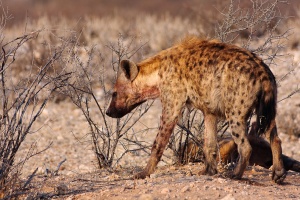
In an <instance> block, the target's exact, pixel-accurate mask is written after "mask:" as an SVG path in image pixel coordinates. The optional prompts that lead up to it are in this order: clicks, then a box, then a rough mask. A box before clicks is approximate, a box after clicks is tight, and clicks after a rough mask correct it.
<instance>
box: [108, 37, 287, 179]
mask: <svg viewBox="0 0 300 200" xmlns="http://www.w3.org/2000/svg"><path fill="white" fill-rule="evenodd" d="M120 67H121V71H120V73H119V74H118V79H117V81H116V84H115V86H114V92H113V94H112V100H111V103H110V106H109V108H108V110H107V112H106V114H107V115H108V116H110V117H115V118H120V117H123V116H124V115H126V114H127V113H129V112H130V111H132V110H133V109H134V108H135V107H137V106H138V105H140V104H142V103H143V102H145V101H146V100H147V99H155V98H160V100H161V103H162V116H161V119H160V127H159V131H158V134H157V136H156V139H155V141H154V144H153V147H152V150H151V156H150V159H149V161H148V164H147V166H146V167H145V169H144V170H143V171H141V172H140V173H138V174H136V175H135V178H145V177H146V176H149V175H150V174H151V173H153V172H154V170H155V168H156V166H157V163H158V162H159V160H160V158H161V156H162V154H163V151H164V149H165V147H166V145H167V143H168V142H169V138H170V135H171V133H172V132H173V129H174V127H175V125H176V123H177V121H178V117H179V116H180V115H181V112H182V111H183V109H184V107H185V106H191V107H194V108H197V109H199V110H201V111H202V112H203V114H204V118H205V131H204V154H205V160H206V162H205V168H204V170H203V171H201V172H200V174H208V175H213V174H216V173H217V162H216V158H217V151H218V149H217V119H218V118H225V119H226V120H227V121H228V122H229V124H230V128H231V130H232V136H233V139H234V142H235V143H236V145H237V147H238V153H239V161H238V163H237V165H236V167H235V169H234V171H233V172H232V174H231V175H230V176H231V177H232V178H237V179H240V178H241V177H242V175H243V173H244V170H245V168H246V166H247V164H248V162H249V158H250V155H251V151H252V148H251V145H250V144H249V141H248V139H247V136H246V129H247V126H246V121H247V119H248V117H249V115H250V114H251V113H252V111H253V110H255V111H256V115H257V123H258V124H259V126H258V128H257V132H259V133H265V135H266V138H267V139H268V140H269V142H270V144H271V149H272V157H273V173H272V179H273V180H274V181H275V182H277V183H280V182H282V181H283V179H284V178H285V176H286V171H285V169H284V168H283V162H282V149H281V140H280V139H279V137H278V135H277V129H276V123H275V116H276V99H277V97H276V96H277V89H276V81H275V77H274V75H273V74H272V72H271V71H270V69H269V67H268V66H267V65H266V64H265V63H264V62H263V61H262V59H260V58H259V57H258V56H256V55H255V54H254V53H251V52H249V51H247V50H245V49H242V48H240V47H237V46H234V45H231V44H224V43H221V42H218V41H216V40H202V39H199V38H197V37H195V36H190V37H187V38H185V39H184V40H183V41H182V42H180V43H178V44H176V45H174V46H173V47H171V48H169V49H166V50H163V51H161V52H160V53H158V54H157V55H155V56H153V57H151V58H148V59H146V60H144V61H141V62H140V63H137V64H136V63H134V62H132V61H129V60H123V61H121V63H120Z"/></svg>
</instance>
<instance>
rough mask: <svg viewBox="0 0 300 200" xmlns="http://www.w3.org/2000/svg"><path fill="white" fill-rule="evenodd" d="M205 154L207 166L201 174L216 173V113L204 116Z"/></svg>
mask: <svg viewBox="0 0 300 200" xmlns="http://www.w3.org/2000/svg"><path fill="white" fill-rule="evenodd" d="M204 124H205V130H204V156H205V168H204V170H202V171H200V172H199V174H200V175H204V174H207V175H215V174H217V173H218V171H217V155H218V154H217V153H218V148H217V118H216V116H214V115H211V114H206V115H205V117H204Z"/></svg>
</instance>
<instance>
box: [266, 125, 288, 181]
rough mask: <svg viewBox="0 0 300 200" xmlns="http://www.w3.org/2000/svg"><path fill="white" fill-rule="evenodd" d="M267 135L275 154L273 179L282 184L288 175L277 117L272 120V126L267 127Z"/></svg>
mask: <svg viewBox="0 0 300 200" xmlns="http://www.w3.org/2000/svg"><path fill="white" fill-rule="evenodd" d="M266 137H267V139H268V140H269V142H270V145H271V150H272V156H273V173H272V180H273V181H275V182H276V183H279V184H280V183H282V182H283V180H284V179H285V177H286V170H285V169H284V167H283V161H282V149H281V140H280V139H279V137H278V135H277V128H276V122H275V119H273V120H272V122H271V124H270V127H269V128H268V129H267V131H266Z"/></svg>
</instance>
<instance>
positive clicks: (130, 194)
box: [17, 52, 300, 200]
mask: <svg viewBox="0 0 300 200" xmlns="http://www.w3.org/2000/svg"><path fill="white" fill-rule="evenodd" d="M292 53H294V54H295V62H297V63H299V61H300V56H299V55H300V54H299V53H298V52H292ZM297 53H298V54H297ZM290 69H291V68H290V67H288V66H287V64H286V66H284V65H283V66H281V67H280V68H279V67H278V68H275V69H273V71H274V73H275V75H276V76H277V77H278V78H280V77H282V76H283V75H284V74H286V73H287V72H288V71H289V70H290ZM299 77H300V70H299V67H298V68H296V69H295V70H294V71H293V72H292V73H291V75H290V76H289V78H288V79H285V80H283V81H281V83H280V87H279V99H282V98H284V97H286V96H287V95H288V94H289V93H290V92H291V91H293V90H294V89H295V88H297V87H298V84H299ZM99 98H100V99H99V100H101V97H99ZM299 100H300V95H299V94H296V95H295V96H293V97H292V98H289V99H287V100H285V101H283V102H281V103H280V104H279V105H278V115H279V116H278V120H277V121H278V124H281V127H280V126H279V135H280V137H281V139H282V145H283V153H284V154H286V155H288V156H291V157H293V158H294V159H297V160H300V139H299V138H298V137H295V136H293V135H289V134H287V133H286V132H285V131H286V130H287V128H286V127H285V128H284V127H283V126H284V125H287V126H289V124H288V123H291V126H290V128H291V129H292V128H293V127H296V126H295V124H296V125H297V124H299V123H300V106H299V102H300V101H299ZM291 113H292V114H291ZM159 115H160V105H159V103H158V102H156V103H155V105H154V107H153V108H151V109H150V110H149V112H148V113H147V115H146V116H144V118H143V120H142V121H141V122H140V123H139V124H137V125H136V127H135V128H138V127H139V126H148V127H157V126H158V121H159ZM88 131H89V129H88V126H87V123H86V122H85V119H84V117H83V115H82V114H81V112H80V110H78V109H77V108H76V107H75V106H74V105H73V104H72V103H71V102H69V101H62V102H60V103H58V104H55V103H52V102H50V103H49V104H48V105H47V107H46V108H45V110H44V112H43V114H42V116H41V117H40V118H39V119H38V121H37V123H36V124H35V127H34V130H33V133H32V134H30V135H28V137H27V138H26V140H25V142H24V144H23V146H22V147H21V148H22V150H21V151H20V153H19V155H18V156H17V160H18V159H21V158H22V157H23V156H24V155H25V153H26V152H27V149H28V147H30V145H31V144H32V142H34V141H36V142H37V143H36V144H37V147H36V149H37V150H42V149H44V148H45V147H47V146H48V145H49V144H50V143H52V145H51V146H50V148H49V149H48V150H47V151H45V152H43V153H41V154H38V155H36V156H35V157H33V158H31V159H30V160H28V161H27V162H26V163H25V165H24V167H23V171H22V173H23V177H24V179H27V176H28V175H30V174H31V173H32V172H33V171H34V170H35V169H36V168H38V172H37V174H36V176H35V177H34V178H33V180H32V182H31V189H30V190H29V191H27V192H26V195H23V196H22V198H27V199H37V198H46V199H52V198H53V199H228V200H229V199H300V187H299V186H300V173H295V172H289V173H288V175H287V178H286V180H285V182H284V184H283V185H277V184H274V183H273V182H272V181H271V177H270V174H271V171H270V170H268V169H263V168H261V167H259V166H256V167H249V168H248V170H247V171H246V173H245V174H244V176H243V179H242V180H230V179H227V178H222V177H221V176H213V177H209V176H198V175H197V172H198V171H199V170H200V169H201V167H203V164H202V163H196V164H188V165H185V166H172V165H171V162H170V161H168V160H166V161H165V162H160V165H159V166H158V169H157V171H156V172H155V173H154V174H153V175H151V177H150V178H147V179H145V180H130V179H129V178H130V177H131V176H132V174H133V173H134V172H135V171H137V170H139V169H141V167H143V166H145V164H146V162H147V158H148V155H134V154H128V155H127V157H125V158H124V159H122V161H121V162H120V163H119V165H118V166H117V167H115V168H114V169H113V170H110V171H107V170H97V165H96V159H95V158H94V154H93V151H92V145H91V142H90V141H89V140H90V138H89V135H88V134H87V133H88ZM292 131H297V130H294V129H293V130H292ZM155 135H156V130H155V129H153V130H150V131H149V132H147V133H146V134H144V135H142V137H144V139H145V138H146V140H148V141H149V143H152V141H153V139H154V137H155ZM166 153H168V151H166ZM64 159H66V161H65V162H64V163H63V164H62V165H61V168H60V169H59V171H58V175H51V173H49V171H55V169H56V168H57V166H58V164H59V163H60V162H61V161H63V160H64ZM46 171H48V174H46Z"/></svg>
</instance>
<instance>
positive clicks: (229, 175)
mask: <svg viewBox="0 0 300 200" xmlns="http://www.w3.org/2000/svg"><path fill="white" fill-rule="evenodd" d="M222 175H223V176H224V177H226V178H230V179H236V180H240V179H241V178H242V176H241V175H239V174H235V173H234V171H226V172H224V173H223V174H222Z"/></svg>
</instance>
